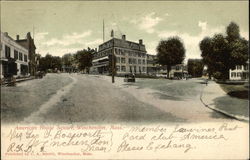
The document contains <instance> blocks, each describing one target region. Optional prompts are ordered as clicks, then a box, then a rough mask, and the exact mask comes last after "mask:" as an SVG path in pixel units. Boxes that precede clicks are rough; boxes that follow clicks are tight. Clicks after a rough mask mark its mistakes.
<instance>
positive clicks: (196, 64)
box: [187, 59, 204, 77]
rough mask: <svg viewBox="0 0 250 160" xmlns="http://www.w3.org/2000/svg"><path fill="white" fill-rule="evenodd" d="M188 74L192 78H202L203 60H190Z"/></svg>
mask: <svg viewBox="0 0 250 160" xmlns="http://www.w3.org/2000/svg"><path fill="white" fill-rule="evenodd" d="M187 67H188V73H189V74H190V75H192V77H201V76H202V72H203V67H204V65H203V63H202V60H201V59H188V63H187Z"/></svg>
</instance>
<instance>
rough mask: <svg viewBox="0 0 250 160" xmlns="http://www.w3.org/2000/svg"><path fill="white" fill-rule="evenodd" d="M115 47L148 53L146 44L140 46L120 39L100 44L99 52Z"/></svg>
mask: <svg viewBox="0 0 250 160" xmlns="http://www.w3.org/2000/svg"><path fill="white" fill-rule="evenodd" d="M113 46H114V47H121V48H127V49H133V50H138V51H143V52H146V49H145V45H144V44H139V43H136V42H132V41H127V40H123V39H118V38H112V39H110V40H109V41H106V42H104V43H102V44H100V45H99V51H102V50H104V49H107V48H111V47H113Z"/></svg>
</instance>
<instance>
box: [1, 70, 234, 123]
mask: <svg viewBox="0 0 250 160" xmlns="http://www.w3.org/2000/svg"><path fill="white" fill-rule="evenodd" d="M204 86H205V85H204V84H203V83H202V80H200V79H189V80H167V79H139V78H137V79H136V83H124V82H123V78H121V77H116V78H115V83H114V84H112V83H111V77H108V76H97V75H96V76H95V75H84V74H68V73H61V74H47V75H46V76H45V77H44V78H43V79H35V80H31V81H26V82H22V83H19V84H17V86H16V87H2V88H1V111H2V116H1V120H2V122H4V123H17V122H18V123H65V124H66V123H67V124H68V123H82V122H84V123H159V122H161V123H174V122H184V123H186V122H211V121H232V119H229V118H227V117H226V116H224V115H222V114H220V113H217V112H214V111H213V110H210V109H209V108H207V107H205V106H204V105H203V104H202V103H201V101H200V95H201V92H202V90H203V88H204Z"/></svg>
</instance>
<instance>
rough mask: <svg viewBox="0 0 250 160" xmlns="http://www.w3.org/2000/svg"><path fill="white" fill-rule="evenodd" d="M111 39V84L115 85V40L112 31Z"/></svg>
mask: <svg viewBox="0 0 250 160" xmlns="http://www.w3.org/2000/svg"><path fill="white" fill-rule="evenodd" d="M111 37H112V38H113V39H112V42H113V45H112V68H111V69H112V83H115V39H114V31H113V30H112V31H111Z"/></svg>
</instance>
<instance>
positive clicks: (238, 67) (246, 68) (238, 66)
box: [236, 65, 248, 70]
mask: <svg viewBox="0 0 250 160" xmlns="http://www.w3.org/2000/svg"><path fill="white" fill-rule="evenodd" d="M242 68H243V69H244V70H248V65H245V66H241V65H237V66H236V69H237V70H241V69H242Z"/></svg>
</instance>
